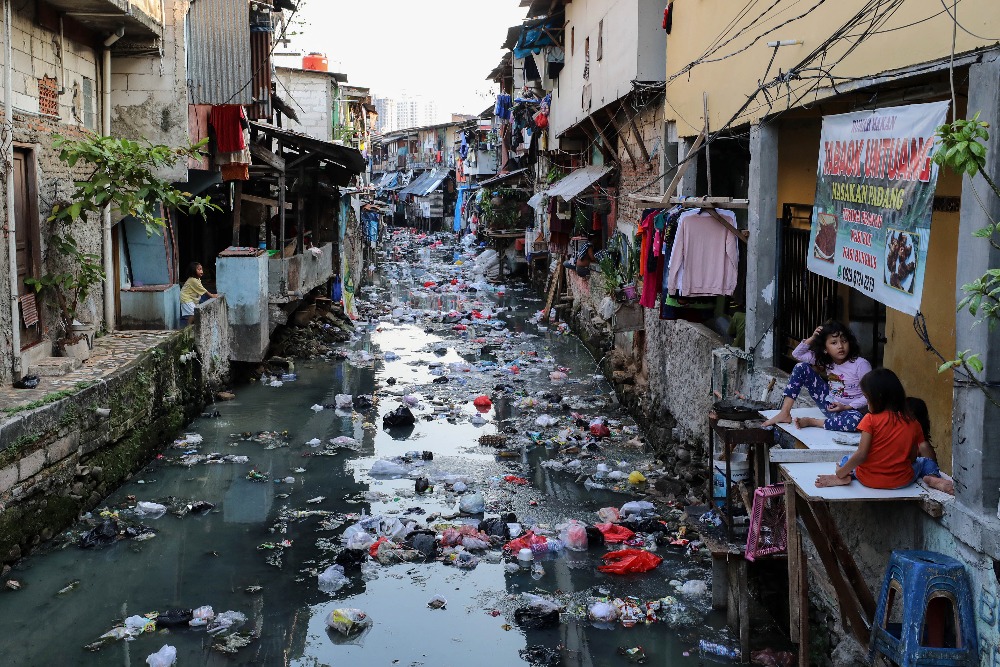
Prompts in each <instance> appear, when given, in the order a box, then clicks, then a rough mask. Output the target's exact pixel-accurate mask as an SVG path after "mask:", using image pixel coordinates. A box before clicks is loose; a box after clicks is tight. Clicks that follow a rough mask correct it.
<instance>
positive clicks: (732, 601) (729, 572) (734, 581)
mask: <svg viewBox="0 0 1000 667" xmlns="http://www.w3.org/2000/svg"><path fill="white" fill-rule="evenodd" d="M738 560H740V559H738V558H735V557H732V558H729V559H728V560H727V561H726V578H727V579H728V580H729V583H728V585H727V586H726V625H728V626H729V627H730V629H732V631H733V633H734V634H736V635H737V636H739V632H740V599H739V598H740V592H739V591H740V587H741V584H742V585H743V586H745V585H746V582H745V581H742V582H741V581H740V569H739V564H738V562H737V561H738Z"/></svg>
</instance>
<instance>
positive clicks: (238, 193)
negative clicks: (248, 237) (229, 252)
mask: <svg viewBox="0 0 1000 667" xmlns="http://www.w3.org/2000/svg"><path fill="white" fill-rule="evenodd" d="M242 212H243V181H236V182H235V183H234V184H233V245H234V246H238V245H239V244H240V216H241V215H242Z"/></svg>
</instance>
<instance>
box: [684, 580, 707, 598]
mask: <svg viewBox="0 0 1000 667" xmlns="http://www.w3.org/2000/svg"><path fill="white" fill-rule="evenodd" d="M680 591H681V593H683V594H684V595H690V596H691V597H698V596H700V595H706V594H707V593H708V584H707V583H705V582H704V581H702V580H701V579H691V580H689V581H685V582H684V584H683V585H682V586H681V587H680Z"/></svg>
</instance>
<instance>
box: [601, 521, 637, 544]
mask: <svg viewBox="0 0 1000 667" xmlns="http://www.w3.org/2000/svg"><path fill="white" fill-rule="evenodd" d="M597 529H598V530H600V531H601V534H603V535H604V541H605V542H607V543H608V544H616V543H618V542H624V541H625V540H630V539H632V538H633V537H635V533H633V532H632V531H631V530H629V529H628V528H626V527H625V526H620V525H618V524H615V523H599V524H597Z"/></svg>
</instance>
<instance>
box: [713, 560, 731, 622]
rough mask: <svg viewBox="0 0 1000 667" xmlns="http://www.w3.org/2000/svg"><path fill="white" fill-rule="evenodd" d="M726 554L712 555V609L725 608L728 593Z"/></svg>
mask: <svg viewBox="0 0 1000 667" xmlns="http://www.w3.org/2000/svg"><path fill="white" fill-rule="evenodd" d="M727 558H728V554H725V555H721V556H715V555H713V556H712V609H715V610H721V609H725V608H726V600H727V599H728V595H729V565H728V562H727Z"/></svg>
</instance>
